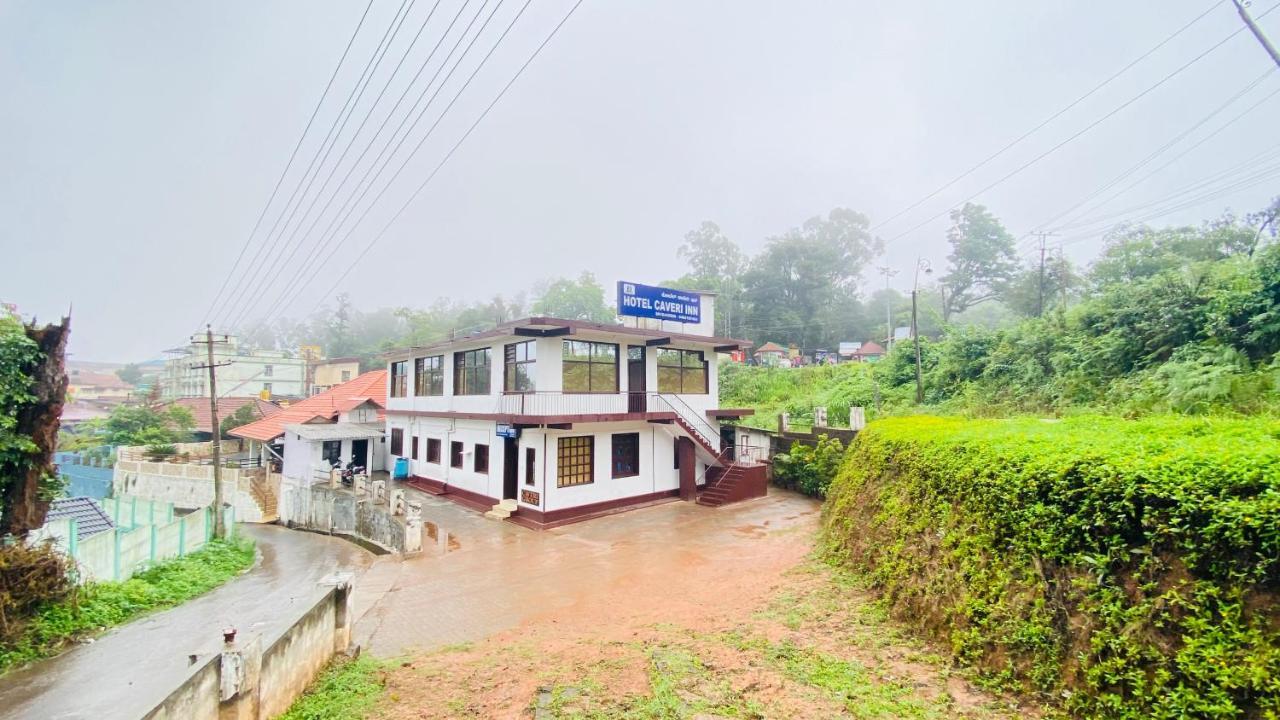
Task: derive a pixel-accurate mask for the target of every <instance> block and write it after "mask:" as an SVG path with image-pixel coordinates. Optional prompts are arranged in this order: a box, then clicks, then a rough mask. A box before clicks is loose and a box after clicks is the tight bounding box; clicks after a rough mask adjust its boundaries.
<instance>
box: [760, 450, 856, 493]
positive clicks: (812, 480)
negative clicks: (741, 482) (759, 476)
mask: <svg viewBox="0 0 1280 720" xmlns="http://www.w3.org/2000/svg"><path fill="white" fill-rule="evenodd" d="M843 458H844V443H842V442H840V439H839V438H833V437H827V436H826V435H819V436H818V444H817V445H816V446H815V447H810V446H808V445H804V444H801V443H798V442H794V443H791V449H790V451H788V452H786V453H779V454H777V455H775V456H774V457H773V481H774V483H775V484H777V485H780V486H782V487H784V488H788V489H791V490H797V491H799V492H802V493H804V494H805V495H810V496H812V497H817V498H824V497H826V496H827V488H828V487H830V486H831V481H832V480H834V479H835V477H836V471H837V470H839V468H840V461H841V460H842V459H843Z"/></svg>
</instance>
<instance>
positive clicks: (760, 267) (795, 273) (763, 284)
mask: <svg viewBox="0 0 1280 720" xmlns="http://www.w3.org/2000/svg"><path fill="white" fill-rule="evenodd" d="M882 249H883V243H882V242H881V241H880V239H879V238H875V237H872V235H871V232H870V222H869V221H868V220H867V217H866V216H865V215H863V214H861V213H858V212H854V211H853V210H848V209H845V208H836V209H834V210H832V211H831V212H830V213H828V215H827V217H825V218H823V217H821V216H816V217H812V218H810V219H808V220H806V221H805V223H804V224H803V225H802V226H800V227H798V228H794V229H792V230H791V231H789V232H788V233H786V234H785V235H781V236H778V237H773V238H769V240H768V241H767V244H766V245H765V249H764V251H763V252H761V253H760V254H759V255H758V256H756V257H755V258H754V259H753V260H752V262H751V267H750V269H749V270H748V271H747V273H746V274H745V275H744V277H743V289H744V295H745V296H746V297H747V298H749V302H748V307H747V314H748V318H747V319H746V322H745V323H744V327H745V328H746V329H747V330H748V332H749V333H750V334H751V336H752V339H754V340H757V341H758V342H764V341H765V340H769V339H781V340H787V341H791V342H795V343H798V344H800V345H801V346H803V347H805V348H814V347H819V346H824V345H830V344H831V343H832V342H833V341H835V337H836V336H837V335H838V334H841V333H837V332H833V331H832V330H831V328H830V324H829V322H828V321H829V319H830V318H829V311H830V309H831V308H833V307H837V306H841V305H845V306H847V305H848V303H849V302H850V301H851V300H854V299H856V298H857V295H858V289H859V288H858V281H859V276H860V275H861V273H862V271H863V269H864V268H865V267H866V265H867V263H868V262H869V261H870V260H871V259H872V258H873V257H875V255H876V254H878V253H879V252H880V251H881V250H882Z"/></svg>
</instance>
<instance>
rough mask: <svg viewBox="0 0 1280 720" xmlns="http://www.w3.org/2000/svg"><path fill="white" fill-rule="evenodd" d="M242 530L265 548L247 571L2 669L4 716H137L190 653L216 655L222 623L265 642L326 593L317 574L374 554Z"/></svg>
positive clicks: (336, 543) (310, 538)
mask: <svg viewBox="0 0 1280 720" xmlns="http://www.w3.org/2000/svg"><path fill="white" fill-rule="evenodd" d="M241 527H242V528H243V529H244V532H246V533H248V534H249V535H250V536H251V537H253V539H254V540H255V541H256V542H257V543H258V550H259V552H260V553H261V555H262V558H261V562H259V563H258V565H257V566H256V567H254V568H253V570H251V571H249V572H248V573H247V574H245V575H244V576H243V577H240V578H237V579H235V580H232V581H231V582H229V583H227V584H226V585H223V586H222V587H219V588H217V589H216V590H213V591H212V592H210V593H208V594H207V595H202V596H201V597H199V598H196V599H195V600H192V601H191V602H188V603H186V604H183V605H180V606H178V607H176V608H173V609H171V610H166V611H164V612H159V613H156V614H154V615H149V616H147V617H144V618H142V619H139V620H135V621H133V622H131V623H128V624H126V625H123V626H121V627H119V628H116V629H115V630H112V631H110V632H108V633H107V634H106V635H104V636H102V637H101V638H99V639H98V640H97V641H96V642H94V643H92V644H89V645H81V646H78V647H75V648H72V649H71V650H69V651H67V652H65V653H63V654H62V655H59V656H58V657H56V658H53V659H51V660H46V661H44V662H40V663H36V664H35V665H33V666H31V667H29V668H26V669H25V670H20V671H17V672H13V673H9V674H8V675H5V676H4V677H3V678H0V717H3V718H56V719H59V720H69V719H71V718H77V719H78V718H85V719H86V720H88V719H89V718H93V719H94V720H100V719H102V718H139V717H142V716H143V715H145V714H146V713H147V712H149V711H150V710H151V709H152V708H154V707H155V706H156V705H157V704H159V703H160V701H162V700H164V699H165V698H166V697H168V695H169V693H170V692H172V691H173V689H174V688H176V687H177V686H178V685H180V684H181V683H182V682H183V681H184V680H185V679H186V678H187V677H188V676H190V674H191V672H192V667H193V663H192V662H190V658H189V656H191V655H196V656H198V657H199V658H200V659H204V658H207V657H208V656H209V655H210V654H211V653H216V652H221V650H222V628H224V627H234V628H236V629H238V630H239V631H240V633H241V635H242V636H243V635H244V634H248V633H255V634H261V635H262V636H263V637H264V638H265V639H267V642H270V639H274V638H275V637H277V636H278V635H279V633H280V632H281V631H283V630H284V629H285V628H286V627H288V626H289V625H290V624H292V623H293V621H294V620H295V619H296V618H297V617H298V616H299V615H300V614H301V613H302V612H305V610H306V609H307V608H309V607H311V605H312V604H314V603H315V602H316V600H318V599H319V596H320V595H321V594H322V593H324V592H326V591H327V588H324V587H320V586H319V585H318V582H319V581H320V580H321V579H323V578H324V577H325V576H327V575H330V574H332V573H333V572H335V571H338V570H344V571H354V572H356V573H357V574H358V573H359V572H360V570H362V569H363V568H364V567H365V566H367V565H368V563H369V561H370V559H371V558H372V556H371V555H370V554H369V553H368V552H366V551H365V550H362V549H360V548H359V547H357V546H356V545H353V544H351V543H349V542H346V541H345V540H340V539H338V538H333V537H326V536H324V535H316V534H314V533H304V532H295V531H292V530H286V529H285V528H282V527H277V526H273V525H247V526H241ZM356 582H357V584H358V583H359V580H358V579H357V581H356Z"/></svg>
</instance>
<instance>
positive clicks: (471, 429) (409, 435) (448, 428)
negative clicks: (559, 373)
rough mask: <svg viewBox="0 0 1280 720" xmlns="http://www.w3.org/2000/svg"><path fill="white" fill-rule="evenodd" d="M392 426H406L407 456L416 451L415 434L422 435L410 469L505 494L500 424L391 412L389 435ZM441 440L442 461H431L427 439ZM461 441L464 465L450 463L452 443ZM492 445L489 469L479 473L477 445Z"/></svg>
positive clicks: (477, 489) (458, 484)
mask: <svg viewBox="0 0 1280 720" xmlns="http://www.w3.org/2000/svg"><path fill="white" fill-rule="evenodd" d="M392 428H401V429H403V430H404V453H405V454H404V456H403V457H410V455H411V453H412V452H413V438H414V436H417V438H418V459H417V460H413V459H412V458H410V460H409V472H410V473H411V474H413V475H417V476H418V477H424V478H429V479H431V480H439V481H441V482H446V483H448V484H449V485H452V486H454V487H459V488H462V489H463V490H469V491H471V492H474V493H479V494H481V495H485V496H487V497H491V498H494V499H495V500H496V499H500V498H501V497H502V471H503V439H502V438H500V437H498V436H497V435H496V434H495V430H496V426H495V424H494V423H493V422H492V421H487V420H460V419H453V418H432V417H413V416H405V415H396V414H394V413H388V414H387V436H388V437H390V436H391V429H392ZM428 438H435V439H437V440H439V441H440V462H438V463H429V462H427V459H426V458H427V439H428ZM452 442H461V443H462V448H463V455H462V465H463V466H462V467H461V468H455V467H450V466H449V457H450V443H452ZM477 444H482V445H488V446H489V472H487V473H477V472H475V471H474V470H473V469H472V468H473V467H474V466H475V465H474V463H475V446H476V445H477Z"/></svg>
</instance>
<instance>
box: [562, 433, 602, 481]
mask: <svg viewBox="0 0 1280 720" xmlns="http://www.w3.org/2000/svg"><path fill="white" fill-rule="evenodd" d="M595 441H596V439H595V438H594V437H592V436H590V435H583V436H581V437H562V438H559V440H558V441H557V442H558V444H557V463H556V465H557V466H558V473H557V477H556V487H571V486H574V485H590V484H591V483H593V482H595V474H594V472H593V469H594V467H595Z"/></svg>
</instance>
